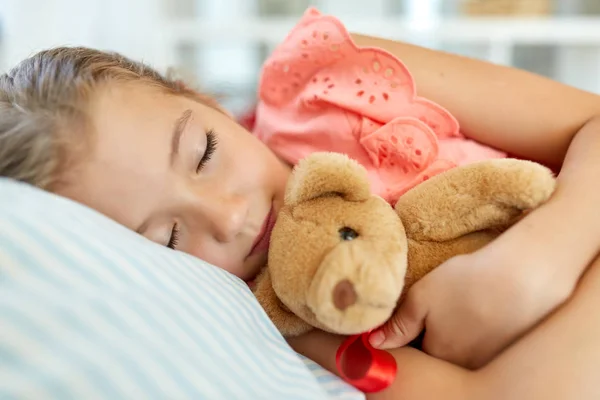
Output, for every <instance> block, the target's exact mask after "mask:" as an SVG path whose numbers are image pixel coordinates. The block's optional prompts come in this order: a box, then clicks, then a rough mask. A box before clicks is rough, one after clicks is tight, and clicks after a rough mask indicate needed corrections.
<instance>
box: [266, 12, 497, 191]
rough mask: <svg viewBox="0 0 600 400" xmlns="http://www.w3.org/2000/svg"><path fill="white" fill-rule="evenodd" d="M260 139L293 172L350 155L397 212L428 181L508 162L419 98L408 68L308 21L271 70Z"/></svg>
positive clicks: (323, 20) (332, 22)
mask: <svg viewBox="0 0 600 400" xmlns="http://www.w3.org/2000/svg"><path fill="white" fill-rule="evenodd" d="M258 95H259V103H258V105H257V109H256V121H255V125H254V133H255V134H256V135H257V136H258V137H259V138H260V139H261V140H263V141H264V142H265V143H266V144H267V146H269V147H270V148H271V149H272V150H273V151H274V152H275V153H276V154H278V155H279V156H280V157H282V158H283V159H285V160H286V161H288V162H289V163H291V164H295V163H297V162H298V160H300V159H301V158H303V157H306V156H307V155H309V154H310V153H312V152H315V151H333V152H340V153H345V154H348V155H349V156H350V157H352V158H354V159H356V160H357V161H358V162H360V163H361V164H362V165H364V166H365V167H366V168H367V170H368V172H369V177H370V182H371V186H372V190H373V191H374V192H375V193H377V194H378V195H380V196H382V197H383V198H385V199H386V200H388V201H390V202H394V201H395V200H396V199H397V198H398V197H399V196H400V195H401V194H402V193H404V192H405V191H407V190H408V189H410V188H411V187H413V186H414V185H416V184H418V183H420V182H422V181H423V180H425V179H428V178H429V177H431V176H433V175H435V174H437V173H440V172H442V171H445V170H447V169H449V168H452V167H454V166H456V165H459V164H463V163H466V162H472V161H475V160H478V159H485V158H491V157H504V156H505V154H504V153H501V152H497V151H495V150H494V149H490V148H489V147H485V146H482V145H479V144H477V143H475V142H473V141H470V140H467V139H465V138H464V137H463V136H462V135H461V133H460V129H459V125H458V122H457V120H456V119H455V118H454V117H453V116H452V115H451V114H450V113H449V112H448V111H447V110H446V109H444V108H443V107H441V106H439V105H438V104H436V103H434V102H432V101H429V100H427V99H424V98H422V97H419V96H417V94H416V89H415V82H414V79H413V78H412V76H411V74H410V72H409V71H408V69H407V68H406V66H405V65H404V64H403V63H402V62H401V61H400V60H398V59H397V58H396V57H395V56H393V55H392V54H390V53H388V52H386V51H384V50H382V49H378V48H366V47H363V48H359V47H357V46H356V45H355V44H354V42H353V41H352V39H351V37H350V35H349V33H348V32H347V31H346V29H345V28H344V26H343V25H342V24H341V23H340V21H339V20H337V19H336V18H334V17H331V16H327V15H322V14H320V13H319V12H318V11H317V10H316V9H314V8H311V9H309V10H307V11H306V13H305V14H304V16H303V17H302V19H301V20H300V21H299V23H298V24H297V25H296V26H295V27H294V29H292V31H291V32H290V33H289V34H288V36H287V38H286V39H285V40H284V41H283V43H282V44H280V45H279V46H278V47H277V48H276V49H275V51H274V52H273V54H272V55H271V56H270V57H269V59H268V60H267V61H266V63H265V65H264V67H263V71H262V75H261V79H260V83H259V93H258Z"/></svg>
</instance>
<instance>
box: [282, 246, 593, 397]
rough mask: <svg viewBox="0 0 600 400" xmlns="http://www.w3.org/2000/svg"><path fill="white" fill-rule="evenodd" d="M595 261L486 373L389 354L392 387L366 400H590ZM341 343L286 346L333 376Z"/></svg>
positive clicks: (323, 336)
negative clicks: (394, 370)
mask: <svg viewBox="0 0 600 400" xmlns="http://www.w3.org/2000/svg"><path fill="white" fill-rule="evenodd" d="M598 304H600V258H599V259H597V260H596V261H595V263H594V265H592V267H590V270H589V271H588V273H587V274H586V275H585V276H584V278H583V280H582V282H581V284H580V286H579V287H578V288H577V290H576V292H575V295H574V297H573V298H572V299H571V300H570V301H569V302H568V303H566V304H565V305H564V306H563V307H562V308H561V309H559V310H558V311H557V312H556V313H555V314H554V315H552V316H550V318H549V319H548V320H546V321H544V322H543V323H541V324H540V326H538V327H536V328H535V329H534V330H533V331H532V332H530V333H529V334H528V335H526V336H525V337H524V338H522V339H521V340H520V341H518V342H517V343H515V344H514V345H513V346H512V347H510V348H508V349H507V350H506V351H505V352H504V353H502V354H501V355H500V356H499V357H497V358H496V359H495V360H493V361H492V362H491V363H490V364H488V365H487V366H486V367H484V368H482V369H480V370H477V371H468V370H465V369H462V368H459V367H456V366H454V365H452V364H449V363H446V362H444V361H441V360H438V359H435V358H433V357H430V356H428V355H426V354H424V353H422V352H419V351H417V350H414V349H411V348H407V347H404V348H400V349H394V350H391V354H392V355H393V356H394V358H395V359H396V362H397V363H398V375H397V378H396V380H395V381H394V383H393V385H392V386H391V387H390V388H388V389H386V390H385V391H382V392H380V393H374V394H370V395H368V396H367V399H369V400H383V399H385V400H388V399H389V400H391V399H441V398H443V399H446V400H453V399H456V400H468V399H477V400H495V399H498V400H503V399H544V400H559V399H580V400H586V399H590V400H591V399H598V398H600V385H598V383H597V374H598V370H599V369H600V313H599V312H598ZM342 341H343V337H339V336H335V335H331V334H328V333H325V332H322V331H316V330H315V331H312V332H310V333H309V334H307V335H304V336H302V337H299V338H293V339H290V340H289V343H290V345H291V346H292V347H293V348H294V349H295V350H296V351H298V352H299V353H301V354H304V355H305V356H306V357H309V358H311V359H312V360H314V361H315V362H317V363H319V364H320V365H322V366H323V367H324V368H326V369H328V370H330V371H331V372H333V373H336V368H335V352H336V350H337V348H338V347H339V345H340V344H341V343H342Z"/></svg>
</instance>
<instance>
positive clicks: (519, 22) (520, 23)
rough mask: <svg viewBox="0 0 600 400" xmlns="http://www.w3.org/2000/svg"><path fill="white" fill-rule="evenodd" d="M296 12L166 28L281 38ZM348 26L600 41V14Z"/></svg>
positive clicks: (418, 33)
mask: <svg viewBox="0 0 600 400" xmlns="http://www.w3.org/2000/svg"><path fill="white" fill-rule="evenodd" d="M297 21H298V19H297V18H294V19H288V18H278V19H260V20H259V19H255V18H249V19H241V20H239V19H238V20H235V21H231V22H229V23H222V22H219V23H211V22H208V23H206V22H202V21H197V22H196V21H172V22H170V23H166V24H165V26H164V27H163V29H164V30H163V32H164V33H165V34H166V35H167V37H168V39H169V40H170V41H171V40H172V41H175V42H180V41H185V42H188V43H189V42H192V43H210V42H213V43H214V42H219V41H237V42H239V41H248V42H261V43H266V44H276V43H279V42H280V41H281V40H282V39H283V38H284V37H285V35H286V34H287V33H288V32H289V30H290V29H291V28H292V27H293V26H294V25H295V24H296V22H297ZM343 22H344V25H345V26H346V27H347V28H348V30H350V31H353V32H360V33H364V34H374V35H377V36H383V37H388V38H393V39H402V40H410V39H411V38H414V39H418V40H422V39H427V40H435V41H440V42H451V43H457V42H458V43H465V44H489V43H494V42H501V43H505V44H506V43H508V44H550V45H598V46H600V18H568V19H567V18H456V19H443V20H440V21H439V22H436V21H426V22H420V21H406V20H404V19H391V18H390V19H375V20H364V19H363V20H352V19H344V21H343Z"/></svg>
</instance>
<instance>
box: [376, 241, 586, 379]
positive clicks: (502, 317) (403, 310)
mask: <svg viewBox="0 0 600 400" xmlns="http://www.w3.org/2000/svg"><path fill="white" fill-rule="evenodd" d="M509 238H510V236H507V239H509ZM503 239H504V238H503ZM533 240H535V239H533ZM528 248H530V249H532V248H535V246H528V243H512V242H511V241H510V240H500V238H499V239H497V241H495V242H493V243H491V244H490V245H488V246H486V247H485V248H483V249H481V250H479V251H478V252H475V253H473V254H469V255H463V256H457V257H454V258H452V259H450V260H448V261H447V262H446V263H444V264H442V265H441V266H439V267H438V268H437V269H435V270H434V271H432V272H431V273H429V274H428V275H426V276H425V277H424V278H423V279H421V280H420V281H418V282H417V283H416V284H415V285H414V286H413V287H411V289H410V290H409V291H408V293H407V297H406V299H405V300H404V301H403V302H402V304H400V306H399V308H398V310H397V311H396V313H395V314H394V316H393V317H392V318H391V319H390V320H389V321H388V322H387V323H386V324H385V325H384V326H383V327H382V329H380V330H378V331H375V332H374V333H373V334H372V336H371V344H372V345H373V346H375V347H379V348H384V349H388V348H395V347H400V346H404V345H406V344H408V343H409V342H411V341H412V340H413V339H415V338H416V337H417V336H418V335H419V333H421V331H422V330H423V329H425V334H424V337H423V350H424V351H425V352H426V353H428V354H430V355H432V356H435V357H438V358H441V359H443V360H446V361H450V362H452V363H454V364H458V365H461V366H464V367H468V368H477V367H480V366H482V365H484V364H486V363H487V362H488V361H490V360H491V359H492V358H493V357H494V356H495V355H497V354H498V353H500V352H501V351H502V350H503V349H504V348H505V347H506V346H508V345H509V344H511V343H512V342H513V341H515V339H517V338H518V337H519V336H521V335H522V334H524V333H525V332H526V331H527V330H529V329H530V328H531V327H533V326H534V325H536V324H537V323H538V322H540V321H541V320H542V319H543V318H544V317H545V316H547V315H548V314H549V313H550V312H551V311H553V310H554V309H555V308H556V307H558V306H559V305H561V304H562V303H563V302H564V301H565V300H567V299H568V297H569V295H570V294H571V292H572V291H573V289H574V286H575V282H572V281H571V282H569V281H567V280H561V279H555V276H554V275H553V274H552V273H544V271H547V272H550V271H554V270H555V268H552V267H551V266H549V265H543V264H548V263H551V262H552V260H551V259H549V258H548V257H546V256H544V255H539V254H536V252H535V251H528Z"/></svg>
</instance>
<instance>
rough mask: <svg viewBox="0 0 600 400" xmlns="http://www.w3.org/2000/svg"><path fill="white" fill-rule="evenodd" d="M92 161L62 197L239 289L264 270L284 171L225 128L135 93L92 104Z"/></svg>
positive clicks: (195, 111) (191, 107)
mask: <svg viewBox="0 0 600 400" xmlns="http://www.w3.org/2000/svg"><path fill="white" fill-rule="evenodd" d="M90 113H91V116H92V122H93V127H94V130H95V132H94V138H93V146H92V154H90V155H89V157H87V158H86V159H85V161H84V162H83V164H82V165H81V168H80V169H78V170H77V171H76V172H75V173H74V177H75V178H76V179H73V180H72V182H71V183H70V184H69V185H68V186H66V187H65V188H64V189H62V190H61V191H60V193H59V194H62V195H64V196H66V197H70V198H72V199H74V200H76V201H78V202H81V203H83V204H86V205H88V206H90V207H92V208H94V209H96V210H98V211H100V212H101V213H103V214H105V215H107V216H109V217H110V218H112V219H114V220H116V221H118V222H119V223H121V224H123V225H125V226H127V227H128V228H130V229H132V230H134V231H137V232H139V233H140V234H142V235H144V236H146V237H147V238H149V239H150V240H153V241H155V242H157V243H160V244H162V245H164V246H169V247H173V248H175V249H177V250H181V251H184V252H186V253H190V254H192V255H194V256H197V257H199V258H201V259H203V260H205V261H207V262H209V263H211V264H214V265H216V266H218V267H221V268H223V269H225V270H227V271H229V272H231V273H233V274H235V275H237V276H238V277H240V278H242V279H244V280H251V279H252V278H254V277H255V276H256V274H257V273H258V272H259V270H260V268H261V267H262V266H263V265H265V263H266V254H267V247H268V238H269V235H270V228H271V227H272V223H273V220H274V218H275V216H276V215H277V213H278V212H279V209H280V208H281V205H282V202H283V195H284V189H285V184H286V182H287V179H288V176H289V173H290V167H289V166H287V165H285V164H284V163H282V162H281V161H280V160H279V159H278V158H277V157H276V156H275V155H274V154H273V153H271V152H270V151H269V149H268V148H267V147H265V146H264V145H263V144H262V143H261V142H260V141H259V140H258V139H256V138H255V137H254V136H252V135H251V134H250V133H249V132H248V131H246V130H245V129H244V128H242V127H241V126H240V125H238V124H237V123H235V122H234V121H233V120H232V119H231V118H229V117H227V116H226V115H223V114H222V113H220V112H218V111H216V110H214V109H213V108H211V107H208V106H206V105H203V104H201V103H198V102H195V101H193V100H191V99H188V98H185V97H182V96H173V95H167V94H164V93H163V92H161V91H160V90H159V89H156V88H153V87H149V86H148V85H146V86H144V85H140V84H135V83H131V84H120V85H112V86H111V87H108V88H106V89H105V90H102V91H101V92H100V93H99V94H98V96H97V97H96V99H95V101H94V102H93V103H92V104H91V109H90Z"/></svg>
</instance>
